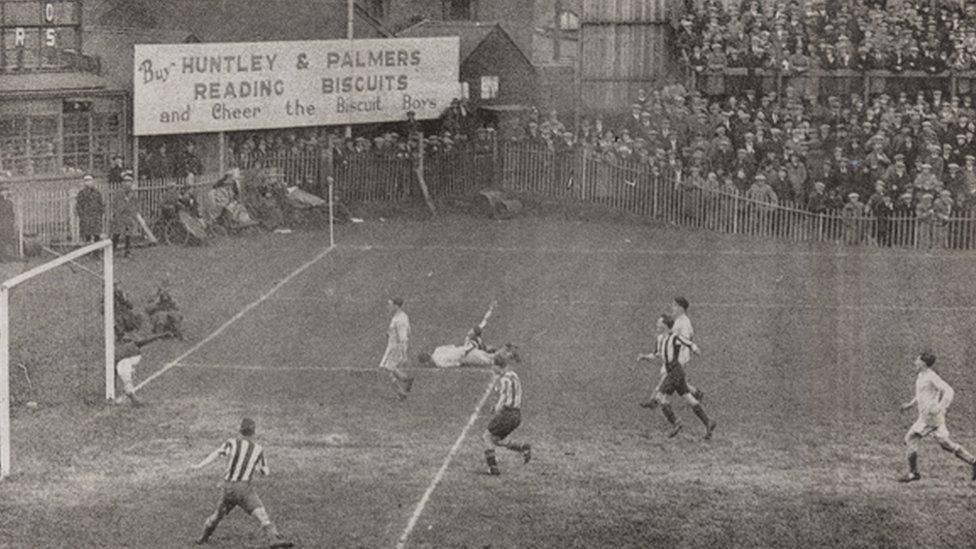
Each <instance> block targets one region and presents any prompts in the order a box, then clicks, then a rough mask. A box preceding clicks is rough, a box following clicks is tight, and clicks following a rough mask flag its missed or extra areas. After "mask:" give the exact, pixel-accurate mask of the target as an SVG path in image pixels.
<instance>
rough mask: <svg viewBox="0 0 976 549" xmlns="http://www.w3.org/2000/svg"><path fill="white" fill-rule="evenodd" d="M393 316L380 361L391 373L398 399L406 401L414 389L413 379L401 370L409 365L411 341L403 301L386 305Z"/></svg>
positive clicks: (382, 367) (399, 299)
mask: <svg viewBox="0 0 976 549" xmlns="http://www.w3.org/2000/svg"><path fill="white" fill-rule="evenodd" d="M386 306H387V309H389V311H390V313H391V314H392V315H393V318H391V319H390V326H389V328H388V329H387V342H386V352H384V353H383V359H382V360H380V369H381V370H386V371H388V372H390V379H391V381H392V382H393V386H394V389H395V390H396V395H397V398H398V399H400V400H404V399H405V398H407V393H409V392H410V389H412V388H413V378H412V377H410V376H408V375H407V374H406V373H404V372H403V370H402V369H401V368H402V367H403V366H404V365H406V363H407V344H408V343H409V341H410V319H409V318H408V317H407V313H405V312H404V311H403V299H402V298H399V297H394V298H393V299H390V300H389V301H387V303H386Z"/></svg>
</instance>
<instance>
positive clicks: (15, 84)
mask: <svg viewBox="0 0 976 549" xmlns="http://www.w3.org/2000/svg"><path fill="white" fill-rule="evenodd" d="M118 89H119V88H118V87H116V86H114V85H113V84H112V82H111V81H109V80H108V79H106V78H103V77H101V76H97V75H94V74H89V73H83V72H50V73H48V72H38V73H25V74H6V75H4V77H3V78H0V97H2V96H6V95H15V96H16V95H22V94H25V93H26V94H31V93H43V94H47V95H50V94H56V93H69V92H89V91H110V90H118Z"/></svg>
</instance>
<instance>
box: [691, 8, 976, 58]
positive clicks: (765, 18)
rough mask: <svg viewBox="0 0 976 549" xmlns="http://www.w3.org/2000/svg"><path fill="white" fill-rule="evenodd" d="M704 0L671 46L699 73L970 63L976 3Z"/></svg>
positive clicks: (975, 44) (975, 52)
mask: <svg viewBox="0 0 976 549" xmlns="http://www.w3.org/2000/svg"><path fill="white" fill-rule="evenodd" d="M723 4H724V3H723V2H722V1H720V0H706V1H705V2H704V5H703V6H702V7H701V8H700V9H697V10H694V9H692V10H689V11H688V13H687V14H686V15H685V16H684V17H683V18H682V19H681V21H680V24H679V28H678V30H677V33H676V35H677V38H676V40H677V45H678V47H679V49H680V51H681V55H682V56H683V58H684V59H685V61H686V62H687V63H688V65H689V66H690V67H691V68H692V69H693V70H695V71H697V72H703V71H705V70H708V69H711V70H720V69H724V68H726V67H730V68H731V67H746V68H768V69H779V70H799V71H802V70H806V69H808V68H823V69H827V70H830V69H851V70H889V71H893V72H902V71H924V72H926V73H930V74H935V73H941V72H944V71H945V70H947V69H952V70H957V71H965V70H971V69H974V68H976V6H974V5H973V4H971V3H968V4H967V3H966V2H960V1H958V0H952V1H949V0H927V1H921V2H913V1H908V0H900V1H895V0H887V1H886V0H807V1H806V2H801V1H799V0H789V1H786V0H778V1H768V0H766V1H762V0H743V1H742V2H741V3H739V4H738V7H737V8H734V9H730V10H727V9H726V8H725V7H724V5H723Z"/></svg>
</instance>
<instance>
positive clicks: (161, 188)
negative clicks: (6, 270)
mask: <svg viewBox="0 0 976 549" xmlns="http://www.w3.org/2000/svg"><path fill="white" fill-rule="evenodd" d="M217 179H218V176H217V175H203V176H199V177H197V178H196V179H195V180H190V181H187V180H178V179H158V180H146V181H142V182H140V186H139V187H138V188H137V189H136V196H137V202H138V206H139V212H140V213H141V214H142V216H143V219H145V221H146V223H147V224H148V225H149V226H150V227H152V226H153V225H154V224H155V223H156V221H157V220H158V219H159V216H160V214H161V211H162V206H163V204H164V203H165V202H166V201H167V200H168V199H169V197H170V195H171V194H172V193H173V191H174V189H175V188H177V187H178V186H184V185H188V186H189V188H190V189H191V192H195V193H197V194H200V193H203V192H204V191H206V190H207V189H209V188H210V187H212V186H213V184H214V183H215V182H216V181H217ZM95 186H96V188H97V189H98V190H99V192H101V194H102V199H103V201H104V202H105V215H104V216H103V219H102V233H103V234H106V235H109V234H111V232H112V231H111V226H112V216H113V212H114V210H115V203H116V200H117V197H118V196H119V193H121V192H123V191H122V190H121V189H110V188H109V184H108V182H107V181H105V180H96V182H95ZM81 187H82V185H81V184H80V183H78V184H72V185H65V186H62V187H59V188H40V189H35V188H32V187H31V186H30V185H29V184H23V185H17V186H14V187H12V188H11V191H12V192H11V195H12V200H13V203H14V212H15V216H16V224H17V229H18V233H19V234H20V237H21V239H22V240H26V241H30V242H36V243H39V244H43V245H59V246H75V245H78V244H80V243H81V235H80V233H79V228H78V214H77V211H76V207H75V204H76V198H77V196H78V191H80V190H81Z"/></svg>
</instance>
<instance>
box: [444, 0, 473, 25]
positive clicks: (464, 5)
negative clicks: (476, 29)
mask: <svg viewBox="0 0 976 549" xmlns="http://www.w3.org/2000/svg"><path fill="white" fill-rule="evenodd" d="M473 7H474V0H444V19H447V20H449V21H450V20H454V21H458V20H460V21H470V20H471V19H473V18H474V13H473V11H474V10H473V9H472V8H473Z"/></svg>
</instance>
